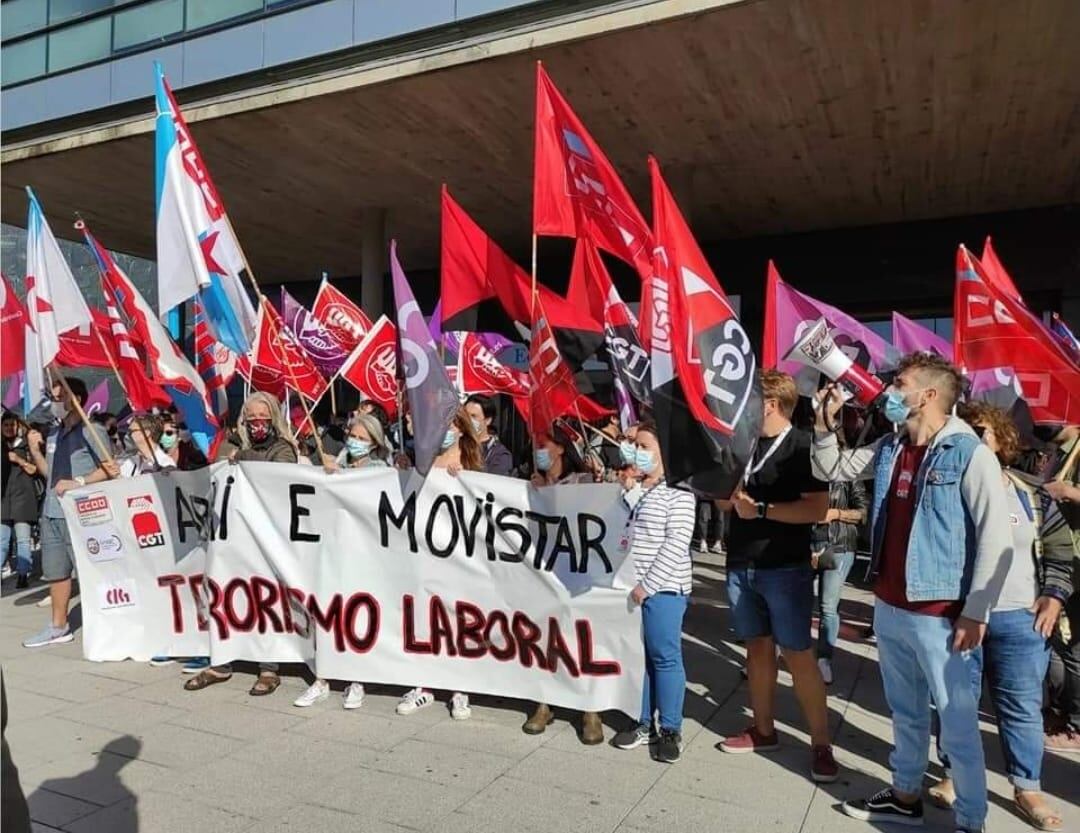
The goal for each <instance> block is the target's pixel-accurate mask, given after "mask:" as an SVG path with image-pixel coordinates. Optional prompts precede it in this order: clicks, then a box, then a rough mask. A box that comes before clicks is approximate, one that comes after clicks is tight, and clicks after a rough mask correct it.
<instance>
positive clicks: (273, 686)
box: [248, 674, 281, 697]
mask: <svg viewBox="0 0 1080 833" xmlns="http://www.w3.org/2000/svg"><path fill="white" fill-rule="evenodd" d="M279 685H281V677H279V676H278V675H277V674H260V675H259V679H257V680H256V681H255V685H253V686H252V687H251V691H249V692H248V694H250V695H251V696H252V697H265V696H266V695H267V694H273V693H274V692H275V691H277V690H278V686H279Z"/></svg>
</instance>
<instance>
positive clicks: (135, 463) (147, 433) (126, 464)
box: [120, 414, 176, 477]
mask: <svg viewBox="0 0 1080 833" xmlns="http://www.w3.org/2000/svg"><path fill="white" fill-rule="evenodd" d="M163 428H164V426H163V423H162V420H161V417H156V416H154V415H153V414H136V415H135V416H133V417H132V418H131V423H130V425H129V426H128V437H130V438H131V448H132V449H133V451H130V452H128V453H127V454H126V455H125V456H124V457H122V458H121V459H120V476H121V477H138V476H139V475H140V474H148V473H150V472H155V471H160V470H161V469H173V468H176V463H175V462H174V461H173V459H172V458H171V457H170V456H169V455H168V454H167V453H166V452H165V450H164V449H163V448H162V447H161V446H160V442H161V437H162V430H163Z"/></svg>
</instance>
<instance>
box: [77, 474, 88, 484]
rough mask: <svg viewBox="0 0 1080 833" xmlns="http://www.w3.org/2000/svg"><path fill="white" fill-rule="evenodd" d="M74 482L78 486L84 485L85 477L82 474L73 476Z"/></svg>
mask: <svg viewBox="0 0 1080 833" xmlns="http://www.w3.org/2000/svg"><path fill="white" fill-rule="evenodd" d="M75 482H76V483H78V484H79V485H80V486H85V485H86V478H85V477H83V476H82V475H80V476H79V477H76V478H75Z"/></svg>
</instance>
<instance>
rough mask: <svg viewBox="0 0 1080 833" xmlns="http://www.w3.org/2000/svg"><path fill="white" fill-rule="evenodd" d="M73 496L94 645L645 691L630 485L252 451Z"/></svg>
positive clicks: (532, 695)
mask: <svg viewBox="0 0 1080 833" xmlns="http://www.w3.org/2000/svg"><path fill="white" fill-rule="evenodd" d="M63 503H64V509H65V513H66V515H67V519H68V526H69V528H70V529H71V532H72V543H73V544H74V547H75V552H76V558H77V561H78V567H79V579H80V583H81V586H82V598H83V611H84V613H83V622H84V631H85V632H84V637H83V645H84V649H83V650H84V654H85V656H86V658H87V659H91V660H120V659H125V658H129V657H130V658H133V659H137V660H146V659H149V657H150V656H152V655H156V654H167V655H173V656H190V655H200V654H207V653H209V654H210V655H211V656H212V658H213V661H214V662H215V663H221V662H229V661H232V660H235V659H243V660H252V661H265V662H303V663H306V664H307V665H308V666H309V667H310V668H311V669H312V670H313V671H314V673H316V674H318V675H319V676H320V677H325V678H329V679H338V680H350V681H357V682H372V683H388V684H399V685H402V686H406V687H412V686H417V685H423V686H425V687H428V688H436V689H448V690H455V691H465V692H473V693H487V694H495V695H500V696H506V697H516V698H521V699H525V700H539V701H544V702H548V703H552V704H554V705H560V706H565V707H568V708H575V709H587V710H596V711H600V710H605V709H619V710H621V711H623V712H625V713H627V714H629V715H632V716H636V715H637V713H638V710H639V709H640V706H641V690H642V678H643V664H644V661H643V653H642V645H641V635H640V629H641V619H640V613H639V611H638V609H637V608H636V607H635V606H633V605H632V604H630V602H629V597H628V594H629V591H630V589H631V588H632V587H633V583H634V573H633V564H632V563H631V561H630V559H629V558H628V557H627V553H626V550H627V536H626V528H627V521H628V512H627V509H626V507H625V504H624V503H623V501H622V499H621V493H620V490H619V488H618V487H617V486H610V485H575V486H557V487H552V488H546V489H535V488H533V487H532V486H530V485H529V484H528V483H525V482H523V481H520V480H513V479H510V478H506V477H496V476H492V475H485V474H474V473H469V472H464V473H462V474H460V475H459V476H458V477H451V476H450V475H448V474H446V473H445V472H442V471H434V472H432V473H431V474H430V475H429V476H428V478H427V479H426V481H422V480H421V479H420V478H419V477H418V476H416V475H415V473H413V472H408V473H404V472H398V471H396V470H392V469H382V470H369V471H354V472H343V473H335V474H326V473H324V472H323V471H322V470H321V469H317V468H313V467H309V466H289V465H282V464H272V463H244V464H241V465H238V466H229V465H228V464H218V465H216V466H214V467H213V468H212V469H204V470H202V471H198V472H175V473H169V474H156V475H151V476H144V477H139V478H135V479H132V480H120V481H114V482H109V483H105V484H98V485H96V486H93V487H87V488H86V489H81V490H78V491H76V492H72V493H70V494H69V495H67V496H65V498H64V501H63ZM211 510H212V511H211Z"/></svg>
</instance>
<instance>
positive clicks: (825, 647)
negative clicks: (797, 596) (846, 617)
mask: <svg viewBox="0 0 1080 833" xmlns="http://www.w3.org/2000/svg"><path fill="white" fill-rule="evenodd" d="M834 558H835V559H836V567H835V568H833V569H832V570H819V571H818V583H819V586H820V590H819V593H820V597H821V603H820V610H821V624H820V625H819V626H818V640H817V655H818V657H820V658H821V659H832V655H833V648H835V647H836V640H837V637H839V636H840V591H841V590H843V589H844V582H845V581H847V577H848V573H850V572H851V566H852V565H853V564H854V563H855V553H853V552H838V553H835V555H834Z"/></svg>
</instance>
